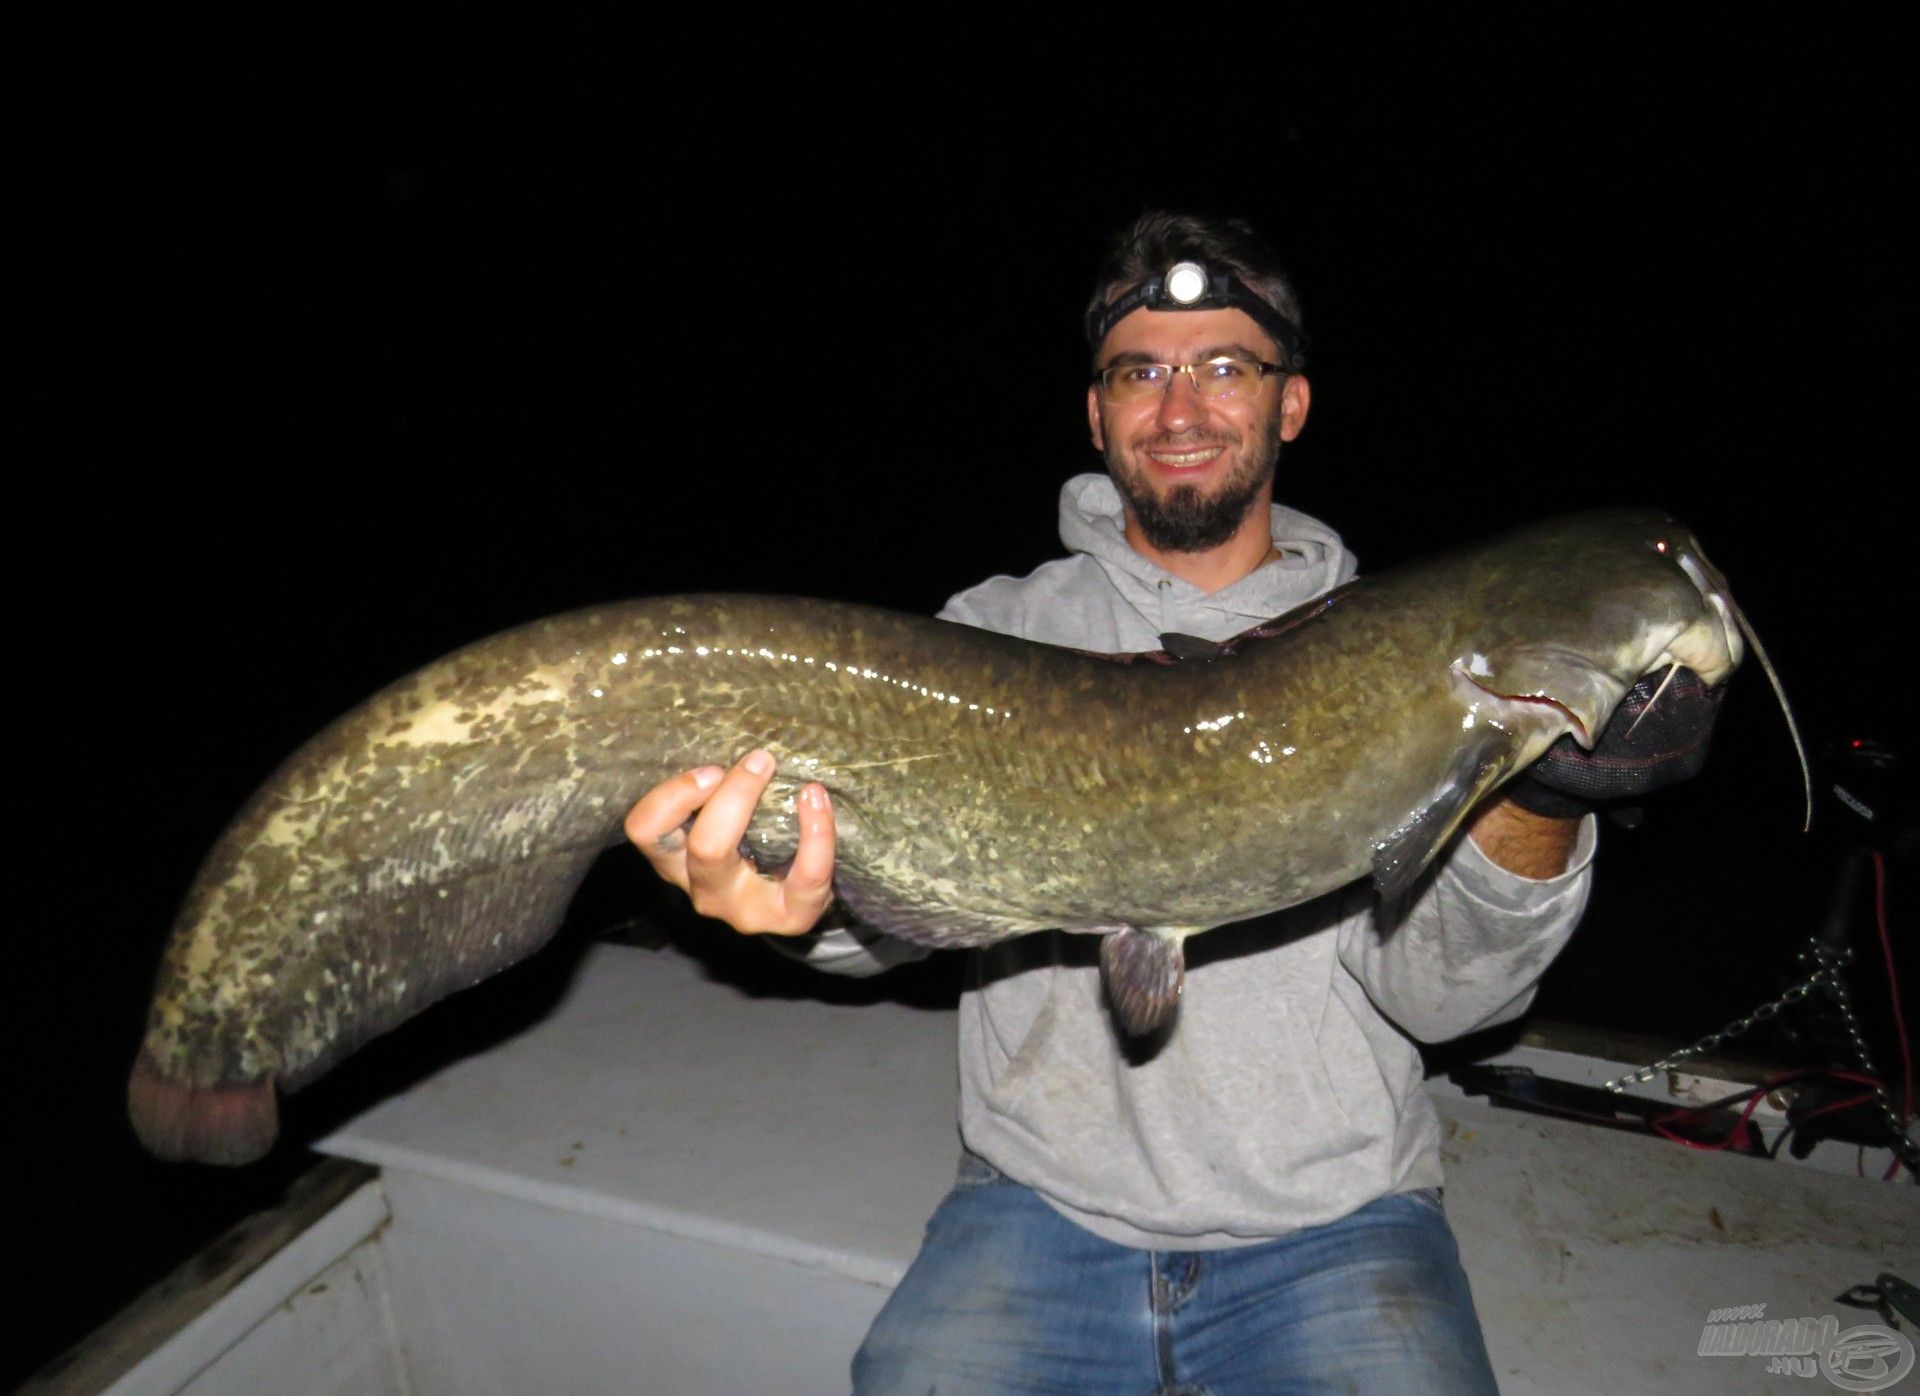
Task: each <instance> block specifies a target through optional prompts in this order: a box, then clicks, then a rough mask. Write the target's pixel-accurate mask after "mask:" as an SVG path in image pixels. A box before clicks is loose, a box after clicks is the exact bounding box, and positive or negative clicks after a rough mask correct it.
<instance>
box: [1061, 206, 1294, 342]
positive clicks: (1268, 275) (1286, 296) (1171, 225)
mask: <svg viewBox="0 0 1920 1396" xmlns="http://www.w3.org/2000/svg"><path fill="white" fill-rule="evenodd" d="M1175 262H1199V263H1202V264H1203V265H1204V266H1206V268H1207V269H1208V270H1209V271H1214V272H1222V271H1224V272H1230V273H1232V274H1233V275H1234V276H1237V277H1238V278H1239V279H1240V280H1242V281H1244V282H1245V283H1246V284H1247V289H1248V290H1250V291H1252V292H1253V293H1254V294H1255V295H1257V296H1259V297H1260V299H1261V300H1263V301H1265V302H1266V303H1267V304H1268V305H1270V306H1272V307H1273V308H1274V309H1275V310H1277V311H1279V312H1280V314H1281V315H1283V316H1285V317H1286V318H1287V319H1288V320H1290V321H1292V322H1293V323H1294V324H1296V325H1298V324H1300V323H1301V320H1300V299H1299V297H1298V296H1296V295H1295V294H1294V291H1293V283H1292V282H1290V281H1288V280H1287V274H1286V273H1285V272H1283V271H1282V270H1281V269H1280V257H1279V254H1278V253H1276V252H1275V251H1274V250H1273V248H1272V247H1271V246H1270V245H1269V244H1268V242H1267V240H1266V239H1265V238H1263V237H1261V236H1260V234H1258V233H1257V232H1255V231H1254V230H1253V225H1252V224H1250V223H1248V222H1246V221H1245V220H1244V219H1239V218H1207V217H1203V216H1201V215H1199V214H1192V213H1166V212H1161V211H1155V212H1151V213H1143V214H1141V215H1140V216H1139V217H1138V218H1136V219H1135V220H1134V221H1133V224H1132V226H1130V227H1128V228H1126V229H1124V230H1122V231H1121V232H1120V233H1119V235H1118V236H1116V237H1115V238H1114V240H1113V243H1112V245H1111V246H1110V247H1109V248H1108V249H1107V257H1106V260H1105V261H1104V262H1102V263H1101V265H1100V273H1099V275H1098V276H1097V277H1096V278H1095V280H1094V292H1093V299H1092V300H1090V301H1088V302H1087V313H1086V332H1087V338H1088V340H1089V341H1092V340H1093V337H1094V329H1095V326H1096V324H1097V323H1098V316H1099V314H1100V310H1101V307H1103V306H1105V305H1106V304H1107V303H1108V302H1109V301H1111V300H1114V299H1115V298H1116V297H1118V296H1119V295H1120V294H1121V293H1122V292H1124V291H1125V290H1127V289H1128V288H1129V287H1131V286H1135V285H1138V284H1139V283H1140V282H1142V281H1145V280H1148V279H1149V278H1152V277H1158V276H1162V275H1165V273H1166V270H1167V268H1168V267H1170V266H1172V265H1173V264H1174V263H1175ZM1088 348H1089V349H1092V350H1094V351H1096V352H1097V351H1098V350H1099V348H1100V346H1099V345H1098V344H1097V343H1091V342H1090V343H1089V344H1088ZM1300 364H1301V360H1300V359H1299V357H1298V356H1297V355H1296V356H1295V365H1296V366H1300Z"/></svg>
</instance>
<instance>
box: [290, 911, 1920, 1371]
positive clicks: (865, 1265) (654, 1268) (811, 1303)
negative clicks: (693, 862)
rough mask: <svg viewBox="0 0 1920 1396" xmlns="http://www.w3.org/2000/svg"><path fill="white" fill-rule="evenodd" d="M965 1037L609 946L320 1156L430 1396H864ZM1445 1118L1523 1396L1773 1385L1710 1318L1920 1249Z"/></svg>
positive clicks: (1855, 1204) (1456, 1182)
mask: <svg viewBox="0 0 1920 1396" xmlns="http://www.w3.org/2000/svg"><path fill="white" fill-rule="evenodd" d="M953 1032H954V1025H953V1020H952V1017H951V1015H950V1014H949V1013H943V1012H938V1011H928V1010H923V1009H913V1008H907V1007H902V1006H899V1005H894V1004H888V1003H881V1004H877V1005H864V1006H857V1007H847V1006H836V1005H830V1004H824V1003H819V1002H814V1001H810V1000H805V999H786V998H777V997H763V998H753V997H749V996H748V995H746V994H744V993H743V992H741V991H740V990H738V989H736V988H734V987H731V986H729V985H725V984H719V983H715V982H712V981H710V980H708V979H706V978H705V977H704V976H703V974H702V971H701V970H700V968H699V967H698V966H697V965H695V964H693V963H691V962H689V961H688V960H686V959H684V958H682V957H680V956H679V955H677V954H675V953H673V952H670V951H667V952H650V951H645V950H636V949H631V948H625V947H613V946H606V947H598V948H596V949H595V950H594V951H592V952H591V954H590V955H589V956H588V958H587V960H586V962H585V963H584V965H583V966H582V970H581V973H580V974H579V976H578V978H577V979H576V981H575V982H574V984H573V986H572V987H571V989H570V990H569V992H568V994H567V995H566V997H565V998H564V999H563V1000H562V1002H561V1003H560V1004H559V1005H558V1007H557V1008H556V1010H555V1011H554V1012H553V1013H552V1014H551V1015H550V1016H549V1017H547V1018H545V1019H543V1020H542V1021H541V1022H540V1023H539V1024H537V1025H536V1026H534V1027H532V1028H530V1029H529V1030H527V1031H526V1032H524V1033H521V1034H520V1035H518V1036H517V1037H514V1038H513V1039H511V1040H508V1041H506V1042H503V1043H502V1044H500V1045H499V1046H498V1047H496V1048H494V1049H493V1050H491V1051H489V1052H486V1053H484V1054H481V1055H479V1056H475V1057H471V1058H468V1059H465V1060H462V1061H460V1062H457V1063H455V1064H454V1065H452V1066H449V1067H447V1068H446V1069H444V1070H443V1071H441V1072H439V1073H438V1074H436V1075H434V1076H432V1077H430V1078H428V1079H426V1080H424V1081H422V1082H420V1083H419V1084H418V1085H416V1086H415V1087H413V1088H412V1089H410V1090H409V1091H407V1092H406V1093H405V1094H403V1095H400V1096H398V1097H395V1098H393V1099H390V1100H388V1101H386V1102H384V1103H382V1104H381V1105H379V1106H377V1107H375V1108H374V1109H372V1110H370V1111H368V1112H367V1113H366V1114H365V1115H363V1116H361V1117H359V1118H358V1119H356V1120H354V1121H353V1122H351V1123H350V1124H349V1125H347V1126H346V1127H345V1128H343V1129H341V1130H340V1131H338V1132H337V1133H336V1134H335V1135H333V1136H332V1137H331V1138H329V1139H328V1140H326V1141H325V1142H324V1144H323V1145H322V1147H323V1148H324V1149H325V1150H326V1151H328V1152H331V1153H335V1154H339V1155H342V1156H345V1157H348V1158H353V1159H359V1160H363V1161H365V1162H368V1163H372V1164H377V1165H379V1166H380V1167H381V1168H382V1169H383V1170H384V1174H383V1178H382V1183H383V1185H384V1186H385V1188H386V1190H387V1194H388V1198H389V1201H390V1206H391V1212H392V1222H391V1224H390V1226H389V1228H388V1230H387V1231H386V1232H385V1233H384V1235H383V1237H382V1245H383V1249H384V1250H385V1251H386V1252H387V1260H386V1264H387V1269H388V1272H389V1274H390V1278H391V1283H392V1285H393V1287H394V1295H393V1299H392V1302H393V1304H394V1305H395V1307H396V1308H397V1309H399V1310H401V1311H405V1312H414V1313H420V1314H426V1315H430V1316H431V1318H430V1321H429V1322H428V1323H427V1324H426V1325H425V1327H424V1328H423V1329H421V1330H420V1331H418V1332H416V1333H415V1334H414V1335H413V1336H412V1337H411V1338H409V1340H408V1343H407V1361H408V1366H409V1368H410V1369H411V1378H412V1389H413V1390H414V1391H416V1392H422V1393H426V1392H440V1391H448V1392H452V1391H459V1392H463V1393H474V1394H476V1396H478V1394H481V1393H494V1392H498V1393H503V1396H504V1393H509V1392H524V1391H529V1390H540V1391H542V1392H549V1393H561V1392H576V1391H577V1392H583V1393H584V1392H600V1391H616V1390H617V1391H661V1392H705V1391H714V1392H725V1393H728V1396H746V1394H747V1393H753V1392H762V1391H764V1392H769V1393H771V1392H778V1393H781V1396H797V1394H798V1393H804V1392H816V1391H817V1392H823V1393H824V1392H834V1391H844V1390H845V1388H846V1377H845V1370H846V1362H847V1359H848V1357H849V1356H850V1354H851V1353H852V1350H853V1348H854V1346H855V1345H856V1344H857V1343H858V1341H859V1337H860V1335H861V1333H862V1332H863V1331H864V1329H865V1325H866V1323H867V1321H868V1320H869V1319H870V1318H871V1316H872V1314H873V1313H874V1312H875V1311H876V1310H877V1309H878V1307H879V1305H880V1303H881V1301H882V1299H883V1298H884V1296H885V1292H886V1290H887V1288H888V1286H890V1285H891V1284H892V1283H893V1281H894V1280H896V1279H897V1277H898V1276H899V1275H900V1274H901V1273H902V1271H903V1270H904V1268H905V1266H906V1264H907V1262H908V1261H909V1260H910V1258H911V1257H912V1255H913V1252H914V1249H915V1247H916V1245H917V1243H918V1239H919V1235H920V1230H921V1226H922V1224H923V1222H924V1221H925V1219H926V1217H927V1215H928V1214H929V1213H930V1212H931V1211H932V1209H933V1208H934V1206H935V1205H936V1204H937V1203H938V1201H939V1199H940V1198H941V1196H942V1195H943V1194H944V1192H945V1190H946V1186H947V1183H948V1181H949V1179H950V1177H951V1174H952V1169H953V1165H954V1162H955V1159H956V1155H957V1148H958V1145H957V1140H956V1134H955V1129H954V1096H955V1081H954V1068H953ZM1436 1099H1437V1100H1438V1104H1439V1106H1440V1109H1441V1112H1442V1115H1443V1117H1444V1118H1445V1121H1446V1124H1447V1128H1448V1132H1449V1140H1448V1144H1447V1147H1446V1161H1447V1167H1448V1172H1449V1185H1448V1195H1447V1204H1448V1210H1449V1212H1450V1214H1451V1216H1452V1218H1453V1221H1454V1225H1455V1228H1456V1230H1457V1231H1458V1233H1459V1236H1460V1243H1461V1247H1462V1250H1463V1252H1464V1254H1465V1258H1466V1264H1467V1269H1468V1272H1469V1274H1470V1275H1471V1277H1472V1280H1473V1285H1474V1292H1475V1295H1476V1298H1477V1301H1478V1303H1479V1306H1480V1310H1481V1314H1482V1318H1483V1321H1484V1323H1485V1326H1486V1330H1487V1337H1488V1343H1489V1347H1490V1348H1491V1350H1492V1353H1493V1356H1494V1363H1495V1369H1496V1371H1497V1372H1498V1373H1499V1375H1500V1380H1501V1383H1502V1389H1503V1390H1505V1391H1507V1392H1509V1393H1515V1394H1516V1396H1517V1394H1521V1393H1534V1392H1539V1393H1546V1392H1554V1393H1578V1392H1595V1393H1600V1392H1604V1393H1607V1396H1619V1393H1621V1392H1653V1391H1660V1392H1703V1393H1705V1392H1725V1391H1732V1390H1744V1389H1749V1387H1750V1386H1752V1384H1754V1383H1757V1382H1760V1381H1762V1380H1763V1379H1764V1378H1765V1376H1766V1369H1767V1359H1765V1358H1748V1357H1740V1358H1729V1357H1701V1356H1697V1355H1696V1352H1697V1349H1698V1347H1699V1345H1700V1339H1701V1330H1702V1327H1703V1325H1704V1324H1705V1323H1706V1320H1707V1316H1708V1313H1709V1312H1710V1311H1711V1310H1714V1309H1720V1308H1726V1307H1729V1306H1735V1305H1748V1304H1765V1305H1766V1314H1767V1316H1769V1317H1777V1318H1783V1319H1786V1318H1801V1317H1817V1316H1821V1315H1826V1314H1835V1315H1836V1316H1837V1317H1838V1318H1839V1319H1840V1324H1841V1327H1842V1328H1847V1327H1851V1326H1853V1325H1854V1324H1857V1323H1868V1322H1875V1321H1877V1320H1875V1319H1874V1317H1873V1316H1872V1315H1870V1314H1863V1313H1860V1312H1859V1311H1857V1310H1852V1309H1846V1308H1842V1307H1839V1306H1836V1305H1835V1304H1834V1303H1833V1298H1834V1296H1835V1295H1837V1294H1839V1293H1840V1292H1841V1291H1842V1290H1844V1289H1846V1288H1848V1287H1849V1286H1851V1285H1854V1284H1856V1283H1861V1282H1865V1281H1870V1280H1872V1279H1873V1277H1874V1276H1875V1275H1876V1274H1878V1273H1880V1272H1881V1271H1883V1270H1889V1269H1906V1270H1908V1271H1911V1270H1912V1268H1913V1267H1914V1264H1915V1259H1916V1257H1920V1207H1916V1206H1915V1205H1914V1202H1915V1199H1916V1194H1915V1193H1914V1191H1913V1190H1911V1189H1907V1188H1896V1187H1890V1186H1886V1185H1882V1184H1879V1183H1877V1182H1873V1181H1863V1180H1861V1179H1857V1178H1852V1177H1842V1176H1836V1175H1833V1174H1830V1173H1822V1172H1817V1171H1814V1170H1810V1169H1802V1168H1793V1167H1787V1166H1783V1165H1769V1164H1766V1163H1762V1162H1758V1161H1755V1160H1751V1159H1744V1158H1738V1157H1730V1156H1726V1155H1719V1154H1703V1153H1698V1152H1694V1151H1689V1150H1685V1149H1682V1148H1680V1147H1678V1146H1674V1145H1669V1144H1665V1143H1661V1142H1657V1141H1652V1140H1649V1139H1646V1138H1643V1137H1637V1136H1633V1135H1628V1134H1624V1133H1619V1132H1614V1131H1609V1130H1604V1129H1596V1128H1591V1127H1587V1126H1583V1125H1578V1124H1572V1123H1566V1122H1562V1121H1559V1120H1552V1119H1542V1118H1539V1117H1534V1116H1527V1115H1520V1114H1516V1113H1513V1112H1509V1111H1504V1110H1496V1109H1493V1108H1491V1107H1489V1106H1487V1105H1485V1104H1484V1103H1482V1102H1479V1101H1475V1100H1466V1099H1460V1098H1458V1097H1457V1096H1453V1095H1450V1094H1448V1093H1445V1092H1436ZM716 1374H723V1375H716ZM1909 1380H1910V1381H1913V1382H1920V1374H1916V1376H1914V1377H1913V1378H1910V1379H1909ZM1905 1385H1907V1382H1903V1383H1902V1386H1905Z"/></svg>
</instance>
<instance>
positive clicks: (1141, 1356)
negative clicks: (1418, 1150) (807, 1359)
mask: <svg viewBox="0 0 1920 1396" xmlns="http://www.w3.org/2000/svg"><path fill="white" fill-rule="evenodd" d="M853 1386H854V1391H855V1393H856V1396H931V1393H936V1392H937V1393H939V1396H987V1394H988V1393H994V1396H1001V1393H1013V1392H1036V1393H1037V1392H1047V1393H1058V1396H1280V1394H1281V1393H1294V1392H1300V1393H1308V1392H1311V1393H1321V1392H1325V1393H1334V1392H1340V1393H1363V1394H1365V1396H1371V1393H1381V1396H1419V1394H1420V1393H1435V1396H1439V1394H1440V1393H1445V1396H1455V1393H1475V1396H1481V1393H1492V1392H1494V1391H1495V1386H1494V1381H1493V1370H1492V1368H1491V1367H1490V1366H1489V1364H1488V1362H1487V1350H1486V1347H1485V1345H1484V1344H1483V1343H1482V1341H1481V1338H1480V1324H1479V1320H1478V1318H1477V1317H1476V1316H1475V1314H1474V1311H1473V1296H1472V1295H1471V1294H1470V1293H1469V1292H1468V1290H1467V1277H1466V1273H1465V1272H1464V1271H1463V1270H1461V1268H1460V1257H1459V1252H1458V1251H1457V1250H1456V1249H1455V1246H1454V1241H1453V1232H1452V1230H1451V1229H1450V1228H1449V1227H1448V1226H1447V1219H1446V1214H1445V1213H1444V1212H1442V1211H1441V1208H1440V1199H1439V1196H1438V1195H1437V1194H1436V1193H1434V1192H1432V1191H1430V1190H1428V1191H1420V1192H1410V1193H1398V1194H1395V1195H1393V1196H1391V1197H1384V1198H1381V1199H1380V1200H1379V1201H1378V1202H1373V1203H1370V1204H1368V1205H1367V1206H1365V1207H1362V1208H1361V1209H1360V1210H1359V1211H1357V1212H1355V1213H1353V1214H1352V1215H1351V1216H1347V1217H1342V1218H1341V1219H1340V1220H1339V1221H1335V1222H1329V1223H1327V1224H1326V1225H1325V1226H1316V1227H1310V1228H1308V1229H1307V1230H1305V1231H1299V1232H1295V1233H1294V1234H1292V1235H1289V1236H1283V1237H1281V1238H1279V1239H1278V1240H1274V1241H1265V1242H1261V1243H1259V1244H1257V1245H1252V1246H1242V1247H1237V1248H1235V1249H1231V1250H1216V1251H1141V1250H1134V1249H1133V1248H1132V1247H1129V1246H1119V1245H1115V1244H1114V1243H1113V1242H1111V1241H1103V1240H1101V1239H1100V1238H1099V1237H1098V1236H1095V1235H1093V1234H1092V1233H1091V1232H1089V1231H1086V1230H1085V1229H1083V1228H1081V1227H1079V1226H1076V1225H1074V1223H1072V1222H1070V1221H1068V1220H1067V1219H1066V1218H1065V1217H1062V1216H1061V1215H1060V1214H1059V1213H1058V1212H1056V1211H1054V1210H1053V1208H1051V1207H1049V1206H1048V1205H1047V1204H1046V1203H1045V1202H1043V1201H1041V1200H1040V1197H1039V1196H1038V1194H1036V1193H1034V1192H1033V1191H1032V1190H1031V1189H1029V1188H1027V1187H1024V1186H1022V1185H1021V1184H1019V1183H1016V1182H1014V1181H1013V1180H1012V1179H1010V1178H1008V1177H1006V1176H1005V1175H1004V1174H1002V1173H1000V1172H998V1171H997V1170H996V1169H994V1168H993V1167H992V1166H991V1165H990V1164H988V1163H986V1162H984V1161H982V1160H980V1159H977V1158H974V1157H972V1156H971V1155H969V1156H967V1157H966V1158H965V1159H964V1160H963V1161H962V1163H961V1167H960V1177H959V1179H958V1181H957V1182H956V1183H955V1185H954V1189H953V1191H952V1192H951V1193H949V1194H948V1195H947V1198H946V1200H945V1201H944V1202H942V1203H941V1204H940V1209H939V1210H938V1211H937V1212H935V1213H934V1214H933V1219H932V1220H931V1221H930V1222H928V1223H927V1236H926V1241H925V1243H924V1244H923V1245H922V1246H921V1249H920V1254H919V1255H918V1256H917V1257H916V1258H915V1260H914V1262H913V1265H912V1266H911V1267H910V1268H909V1269H908V1271H907V1274H906V1277H905V1278H904V1279H902V1280H901V1282H900V1287H899V1288H898V1289H896V1290H895V1291H894V1292H893V1297H892V1298H891V1299H889V1300H888V1301H887V1304H886V1307H885V1308H884V1309H882V1310H881V1312H880V1316H879V1317H878V1318H877V1319H875V1320H874V1323H873V1329H872V1331H871V1332H869V1333H868V1335H867V1340H866V1342H865V1343H864V1344H862V1345H861V1348H860V1352H859V1354H858V1355H857V1356H856V1357H855V1358H854V1361H853Z"/></svg>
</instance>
